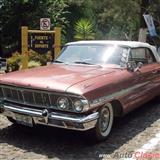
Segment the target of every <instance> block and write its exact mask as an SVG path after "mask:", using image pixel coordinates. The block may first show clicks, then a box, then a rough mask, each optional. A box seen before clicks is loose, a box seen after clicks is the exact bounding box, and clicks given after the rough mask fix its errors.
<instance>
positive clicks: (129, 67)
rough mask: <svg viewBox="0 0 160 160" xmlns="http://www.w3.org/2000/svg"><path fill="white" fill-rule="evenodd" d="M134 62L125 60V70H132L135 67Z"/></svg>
mask: <svg viewBox="0 0 160 160" xmlns="http://www.w3.org/2000/svg"><path fill="white" fill-rule="evenodd" d="M136 67H137V66H136V63H135V62H134V61H130V62H127V70H128V71H130V72H134V70H135V68H136Z"/></svg>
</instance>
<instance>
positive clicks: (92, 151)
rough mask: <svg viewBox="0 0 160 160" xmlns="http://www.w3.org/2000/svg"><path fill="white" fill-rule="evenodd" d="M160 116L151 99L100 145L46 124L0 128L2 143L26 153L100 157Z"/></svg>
mask: <svg viewBox="0 0 160 160" xmlns="http://www.w3.org/2000/svg"><path fill="white" fill-rule="evenodd" d="M158 119H160V105H159V104H158V103H156V102H154V101H152V102H150V103H147V104H145V105H144V106H142V107H141V108H140V109H137V110H135V111H134V112H131V113H130V114H128V115H126V116H125V117H123V118H122V119H119V120H116V121H115V123H114V126H113V130H112V132H111V134H110V136H109V137H108V139H107V140H106V141H104V142H101V143H99V144H96V143H93V142H92V141H91V140H89V139H90V138H89V136H88V133H87V132H86V133H81V132H74V131H68V130H63V129H55V128H48V127H44V126H41V127H37V128H35V129H32V128H27V127H25V128H23V129H20V128H18V127H16V126H15V125H11V126H8V127H6V128H3V129H0V143H8V144H9V145H13V146H15V147H18V148H20V149H23V150H26V152H31V151H32V152H34V153H37V154H42V155H45V156H47V157H48V158H55V157H57V158H59V159H67V160H68V159H86V158H88V159H98V155H99V154H112V153H113V152H114V151H115V150H116V149H118V148H119V147H121V146H122V145H123V144H125V143H127V141H129V140H130V139H132V138H134V137H135V136H136V135H137V134H139V133H140V132H143V130H145V129H146V128H147V127H149V126H150V125H151V124H152V123H154V122H155V121H156V120H158ZM84 157H85V158H84Z"/></svg>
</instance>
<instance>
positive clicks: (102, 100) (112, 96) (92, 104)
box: [90, 82, 150, 108]
mask: <svg viewBox="0 0 160 160" xmlns="http://www.w3.org/2000/svg"><path fill="white" fill-rule="evenodd" d="M148 83H150V82H145V83H141V84H137V85H134V86H132V87H129V88H127V89H123V90H120V91H118V92H116V93H113V94H110V95H107V96H103V97H100V98H97V99H95V100H92V101H90V107H91V108H94V107H96V106H99V105H102V104H104V103H105V102H106V101H109V100H112V99H115V98H117V97H120V96H123V95H125V94H128V93H129V92H131V91H133V90H135V89H137V88H139V87H142V86H144V85H146V84H148Z"/></svg>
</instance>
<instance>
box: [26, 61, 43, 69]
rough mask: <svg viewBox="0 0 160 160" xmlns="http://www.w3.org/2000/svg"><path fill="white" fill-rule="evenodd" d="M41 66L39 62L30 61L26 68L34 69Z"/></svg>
mask: <svg viewBox="0 0 160 160" xmlns="http://www.w3.org/2000/svg"><path fill="white" fill-rule="evenodd" d="M39 66H41V64H40V63H39V62H36V61H30V62H29V63H28V68H34V67H39Z"/></svg>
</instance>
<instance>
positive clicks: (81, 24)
mask: <svg viewBox="0 0 160 160" xmlns="http://www.w3.org/2000/svg"><path fill="white" fill-rule="evenodd" d="M75 31H76V34H75V36H74V38H75V39H77V40H91V39H94V33H93V24H92V23H91V22H90V21H89V20H87V19H80V20H79V21H78V22H77V23H76V25H75Z"/></svg>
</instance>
